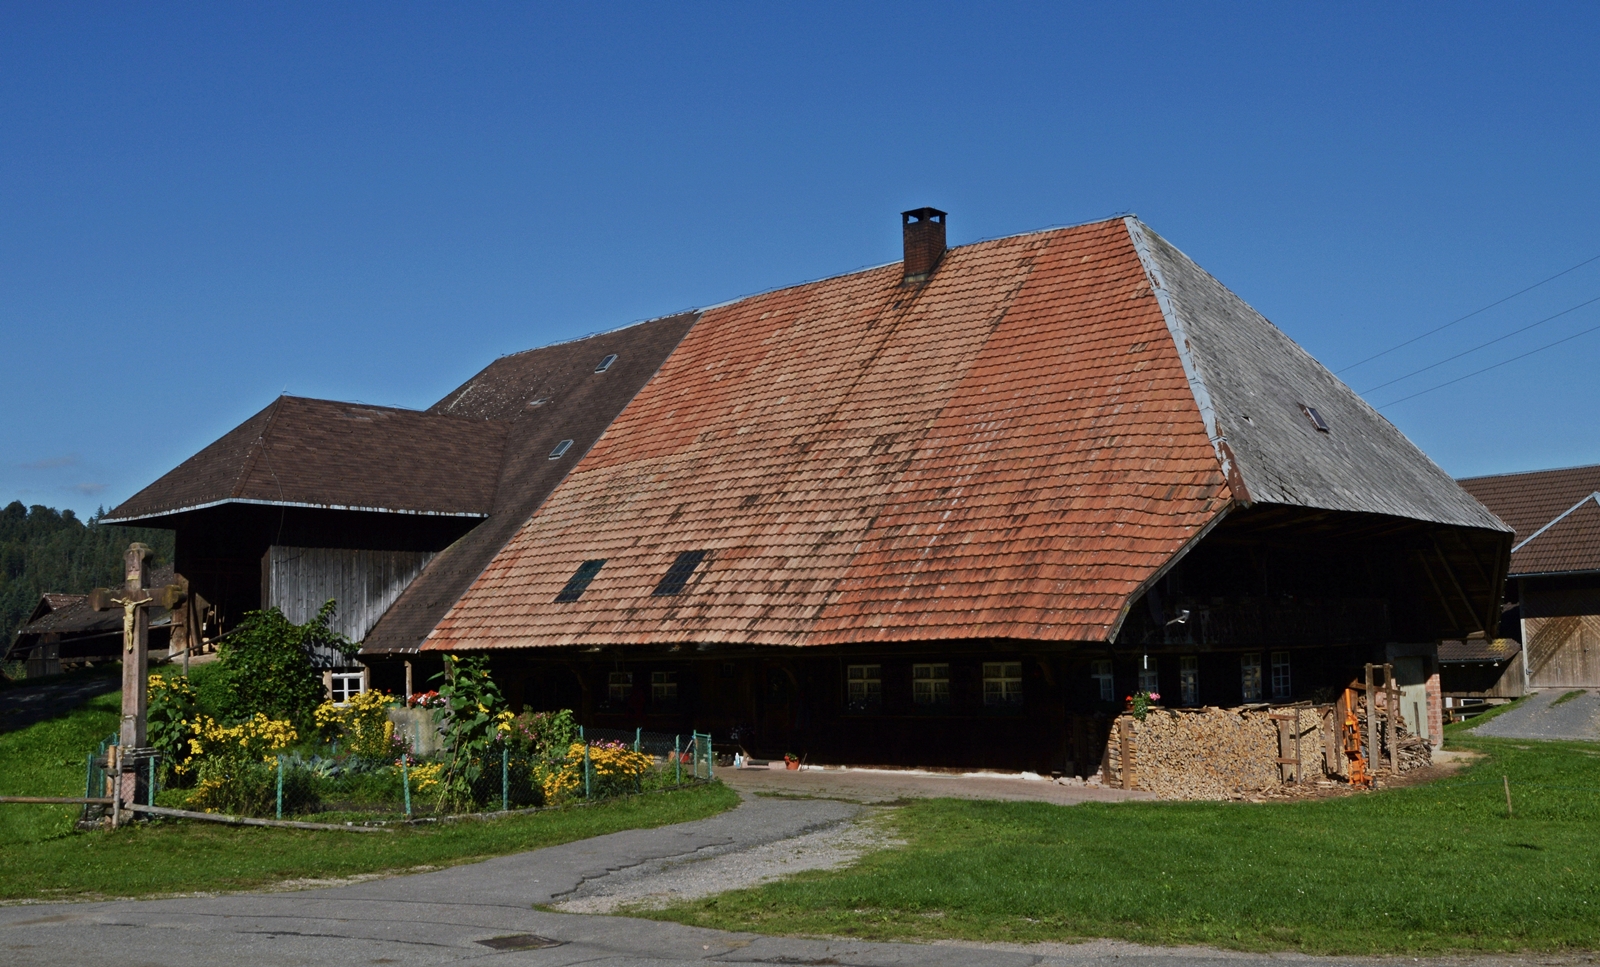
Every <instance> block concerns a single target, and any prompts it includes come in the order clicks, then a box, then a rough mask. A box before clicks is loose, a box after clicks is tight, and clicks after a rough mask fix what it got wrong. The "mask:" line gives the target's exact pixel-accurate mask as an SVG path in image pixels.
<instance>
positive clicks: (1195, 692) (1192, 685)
mask: <svg viewBox="0 0 1600 967" xmlns="http://www.w3.org/2000/svg"><path fill="white" fill-rule="evenodd" d="M1178 692H1179V696H1180V697H1181V698H1182V699H1183V704H1185V705H1199V704H1200V659H1199V658H1198V657H1196V656H1194V655H1185V656H1183V657H1182V658H1179V659H1178Z"/></svg>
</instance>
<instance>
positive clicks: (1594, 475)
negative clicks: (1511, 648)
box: [1461, 465, 1600, 577]
mask: <svg viewBox="0 0 1600 967" xmlns="http://www.w3.org/2000/svg"><path fill="white" fill-rule="evenodd" d="M1461 486H1462V488H1463V489H1465V490H1466V491H1467V492H1468V493H1470V494H1472V495H1473V496H1474V497H1476V498H1478V499H1479V500H1481V501H1482V502H1483V503H1484V504H1485V505H1487V506H1488V507H1489V509H1490V510H1492V511H1494V512H1495V513H1496V514H1497V515H1499V517H1500V519H1502V520H1504V521H1505V522H1506V523H1507V524H1510V525H1511V526H1512V527H1513V528H1514V529H1515V530H1516V532H1517V537H1516V541H1517V543H1516V545H1515V546H1514V548H1513V550H1512V552H1511V576H1513V577H1515V576H1518V575H1529V574H1553V573H1562V572H1573V571H1600V497H1596V496H1595V495H1596V494H1597V493H1600V465H1597V466H1591V467H1568V468H1565V469H1561V470H1540V471H1535V472H1532V473H1508V474H1500V475H1497V476H1493V477H1470V478H1468V479H1465V480H1462V481H1461ZM1563 515H1565V516H1563Z"/></svg>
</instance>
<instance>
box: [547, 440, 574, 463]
mask: <svg viewBox="0 0 1600 967" xmlns="http://www.w3.org/2000/svg"><path fill="white" fill-rule="evenodd" d="M571 449H572V441H571V440H562V441H561V442H560V443H558V444H556V448H555V449H554V450H551V451H550V459H552V460H560V459H561V458H562V457H564V456H566V455H567V451H568V450H571Z"/></svg>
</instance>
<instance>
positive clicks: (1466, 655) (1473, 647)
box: [1439, 638, 1522, 664]
mask: <svg viewBox="0 0 1600 967" xmlns="http://www.w3.org/2000/svg"><path fill="white" fill-rule="evenodd" d="M1521 650H1522V644H1521V643H1520V642H1518V641H1517V640H1516V639H1515V638H1496V639H1494V640H1493V641H1489V640H1485V639H1483V638H1467V639H1465V640H1463V641H1441V642H1439V660H1440V661H1442V662H1444V663H1446V664H1455V663H1459V662H1486V661H1488V662H1502V661H1510V660H1511V659H1512V658H1515V657H1516V655H1517V652H1519V651H1521Z"/></svg>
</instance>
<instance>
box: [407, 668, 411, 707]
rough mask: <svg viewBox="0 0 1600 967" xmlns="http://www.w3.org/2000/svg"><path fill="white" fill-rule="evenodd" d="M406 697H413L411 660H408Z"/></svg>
mask: <svg viewBox="0 0 1600 967" xmlns="http://www.w3.org/2000/svg"><path fill="white" fill-rule="evenodd" d="M406 698H407V699H410V698H411V662H409V661H408V662H406Z"/></svg>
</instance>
